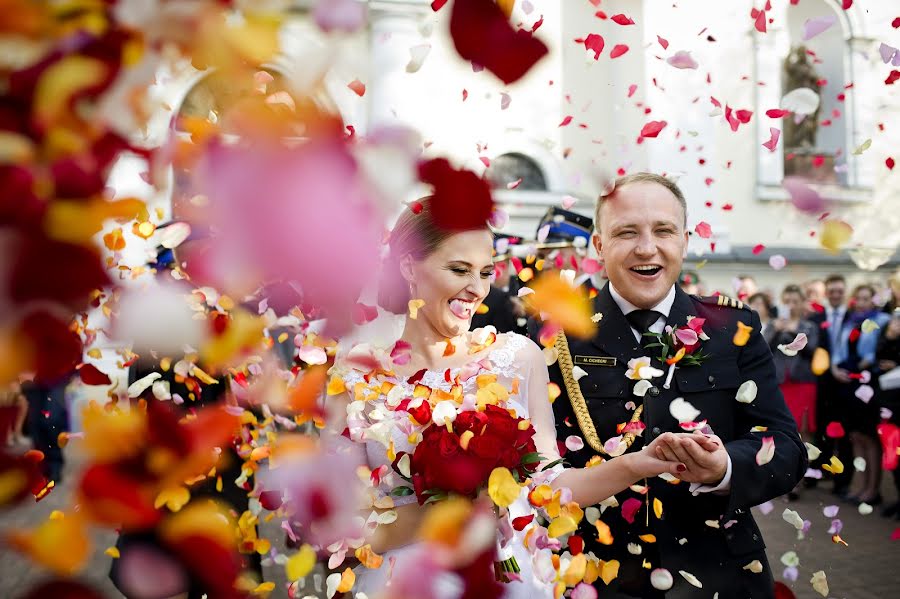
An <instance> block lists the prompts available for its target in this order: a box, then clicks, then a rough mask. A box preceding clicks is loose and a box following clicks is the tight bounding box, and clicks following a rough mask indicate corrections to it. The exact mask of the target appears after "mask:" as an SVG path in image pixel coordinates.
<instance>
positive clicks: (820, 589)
mask: <svg viewBox="0 0 900 599" xmlns="http://www.w3.org/2000/svg"><path fill="white" fill-rule="evenodd" d="M809 582H810V583H811V584H812V587H813V590H815V591H816V592H817V593H818V594H820V595H822V596H823V597H827V596H828V580H827V578H826V577H825V572H824V570H819V571H818V572H814V573H813V575H812V578H811V579H810V580H809Z"/></svg>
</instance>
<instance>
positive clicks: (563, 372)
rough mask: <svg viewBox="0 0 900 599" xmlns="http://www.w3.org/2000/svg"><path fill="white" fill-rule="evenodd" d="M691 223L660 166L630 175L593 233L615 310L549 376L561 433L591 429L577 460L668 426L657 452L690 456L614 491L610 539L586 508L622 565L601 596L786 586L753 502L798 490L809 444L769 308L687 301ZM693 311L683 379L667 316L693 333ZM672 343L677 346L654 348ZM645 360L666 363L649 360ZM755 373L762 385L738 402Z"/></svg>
mask: <svg viewBox="0 0 900 599" xmlns="http://www.w3.org/2000/svg"><path fill="white" fill-rule="evenodd" d="M686 220H687V219H686V209H685V201H684V197H683V195H682V194H681V191H680V190H679V189H678V187H677V186H675V185H674V184H673V183H672V182H670V181H668V180H666V179H664V178H662V177H659V176H657V175H652V174H649V173H639V174H636V175H630V176H628V177H623V178H621V179H620V180H619V181H617V185H616V188H615V191H614V192H613V193H612V194H611V195H609V196H606V197H603V198H601V199H600V201H599V202H598V207H597V212H596V216H595V222H596V223H597V232H596V233H595V234H594V237H593V243H594V245H595V247H596V249H597V251H598V254H599V255H600V257H601V258H602V260H603V261H604V264H605V267H606V272H607V274H608V276H609V283H608V284H607V285H606V286H604V287H603V289H601V290H600V292H599V293H598V295H597V297H596V298H595V300H594V308H595V311H596V312H598V313H600V314H602V319H601V320H600V323H599V325H598V328H597V332H596V334H595V336H594V337H593V338H591V339H587V340H579V339H576V338H573V337H569V338H566V336H564V335H558V336H557V337H556V345H555V346H556V349H557V350H558V354H559V360H558V362H557V363H556V364H554V365H553V366H552V367H551V368H550V379H551V381H553V382H555V383H556V384H558V385H559V387H560V389H561V390H562V391H563V394H562V395H561V396H560V397H559V398H557V400H556V401H555V403H554V405H553V407H554V412H555V417H556V426H557V434H558V438H559V439H561V440H563V439H566V438H568V437H569V436H570V435H573V434H578V433H579V429H580V433H581V435H582V436H583V437H584V440H585V446H584V448H583V449H580V450H578V451H574V452H571V451H570V452H568V453H567V454H566V455H565V456H564V457H565V459H566V460H567V461H568V462H569V463H570V464H572V465H573V466H576V467H578V466H584V465H585V464H586V463H587V462H588V461H589V460H591V459H592V458H594V457H595V456H598V455H599V456H600V457H602V458H604V459H615V457H614V456H615V455H618V454H619V453H620V451H621V449H622V448H623V447H624V446H628V449H627V451H638V450H640V449H641V447H642V446H643V445H646V444H649V443H650V441H652V440H654V439H656V438H657V437H660V436H664V441H665V442H664V443H663V444H662V445H663V447H662V449H661V452H660V455H659V457H664V458H665V459H669V460H673V461H679V462H682V463H683V464H685V466H686V467H687V469H686V471H685V472H684V473H683V474H682V475H680V476H679V478H680V481H679V480H677V479H676V480H672V481H669V482H667V481H666V480H663V479H662V478H655V479H652V480H648V481H646V485H640V486H636V487H637V488H636V487H632V489H631V490H628V491H625V492H623V493H620V494H619V495H617V496H616V500H617V505H616V502H611V501H610V500H607V501H606V502H603V503H602V504H601V507H603V506H605V507H604V511H603V512H602V513H601V514H600V518H599V519H600V520H602V522H603V523H604V524H606V525H607V526H609V528H610V531H611V533H612V541H611V543H610V544H604V543H601V542H598V541H599V539H598V537H597V534H596V532H597V528H596V527H595V522H594V521H596V516H595V515H594V516H593V518H594V521H591V516H590V515H591V514H593V512H592V511H588V512H587V513H588V514H589V516H588V517H586V518H585V519H584V521H583V524H582V530H581V532H580V533H579V534H581V535H582V537H583V539H584V540H585V551H592V552H593V553H594V554H595V555H596V556H597V557H598V558H600V559H602V560H604V561H606V562H610V561H611V560H616V561H618V562H619V569H618V575H617V576H616V578H615V579H614V580H612V581H611V582H610V584H609V585H606V584H604V583H603V582H602V581H600V580H598V581H597V582H596V583H595V584H596V586H597V587H598V590H599V593H600V597H602V598H613V597H614V598H624V597H645V598H663V597H665V598H666V599H676V598H682V597H711V596H713V594H714V593H716V592H717V593H718V596H719V597H728V598H729V599H746V598H753V599H759V598H769V597H774V589H773V585H774V583H773V577H772V572H771V569H770V567H769V565H768V562H767V560H766V555H765V544H764V542H763V539H762V535H761V534H760V532H759V528H757V526H756V523H755V522H754V520H753V517H752V516H751V514H750V508H751V507H753V506H755V505H758V504H760V503H763V502H765V501H767V500H769V499H772V498H774V497H777V496H779V495H782V494H785V493H787V492H788V491H790V490H791V489H792V488H793V487H794V485H795V484H796V483H797V481H799V480H800V478H801V477H802V476H803V473H804V472H805V470H806V463H807V459H806V449H805V447H804V445H803V442H802V441H801V440H800V436H799V434H798V432H797V428H796V424H795V422H794V419H793V418H792V416H791V414H790V412H789V411H788V409H787V406H786V405H785V403H784V399H783V397H782V395H781V393H780V391H779V390H778V387H777V385H776V383H775V369H774V365H773V362H772V355H771V352H770V351H769V348H768V346H767V344H766V343H765V341H764V340H763V338H762V336H761V335H760V332H759V329H760V322H759V317H758V316H757V315H756V313H755V312H753V311H752V310H750V309H749V308H747V307H745V306H744V304H742V303H741V302H738V301H737V300H732V299H730V298H726V297H724V296H719V297H713V298H699V297H696V296H689V295H687V294H686V293H684V291H682V290H681V289H680V288H678V287H677V286H676V281H677V280H678V276H679V273H680V272H681V267H682V261H683V259H684V257H685V255H686V253H687V233H686ZM692 318H702V319H705V322H704V323H703V324H702V327H697V329H698V331H699V330H700V329H702V333H703V334H700V335H698V337H699V338H698V339H696V342H692V343H690V344H688V345H689V347H687V348H686V350H690V351H692V352H693V353H691V354H688V356H687V357H683V358H682V360H681V361H680V362H678V363H677V364H676V365H675V368H674V370H673V371H672V372H671V375H669V370H670V365H668V364H666V363H664V362H663V361H661V360H660V357H661V354H663V353H665V355H666V356H667V357H671V356H674V355H675V353H676V351H677V347H676V346H675V343H674V341H673V338H672V336H671V335H668V334H666V333H665V331H664V327H666V326H671V327H674V328H683V327H686V325H687V323H688V322H689V320H691V319H692ZM694 324H695V326H696V324H697V323H696V322H695V323H694ZM645 332H650V333H658V334H659V333H662V334H663V335H662V336H661V337H659V338H656V337H652V336H648V335H644V334H643V333H645ZM684 337H685V338H686V339H687V340H688V341H692V340H691V339H689V337H690V335H689V334H685V335H684ZM659 340H664V341H665V342H666V345H667V346H668V348H662V347H660V346H659V345H657V346H653V347H647V346H648V345H652V344H653V343H654V342H656V343H658V342H659ZM684 343H686V344H687V341H685V342H684ZM642 345H643V346H642ZM690 356H693V357H690ZM641 357H646V358H648V359H649V360H650V362H649V366H652V367H653V368H654V369H656V370H655V371H654V370H650V369H646V370H644V369H637V368H635V366H636V363H635V362H634V361H633V360H635V359H636V358H641ZM629 362H631V363H630V364H629ZM697 362H699V363H697ZM576 367H577V368H578V369H580V371H575V368H576ZM660 371H661V372H662V374H658V373H659V372H660ZM626 373H628V374H626ZM638 379H641V380H638ZM748 381H753V383H755V385H756V388H757V390H758V392H757V393H756V396H755V397H754V398H752V401H748V400H750V399H751V398H750V395H752V394H747V393H745V394H742V399H743V400H744V401H739V400H737V399H736V396H737V395H738V390H739V389H742V390H743V391H745V392H746V391H747V389H748V387H749V383H748V384H747V385H744V386H743V387H742V384H744V383H746V382H748ZM687 421H695V422H696V423H699V424H694V425H693V426H692V424H688V423H687ZM702 421H706V423H707V425H708V427H710V428H711V432H712V433H715V434H711V433H710V434H708V435H704V434H703V433H701V432H693V433H685V432H684V429H685V428H701V429H704V431H705V432H709V429H706V428H705V427H703V426H702ZM628 423H630V424H628ZM623 426H624V428H623ZM629 432H630V433H638V436H631V435H629V434H628V433H629ZM623 433H624V434H623ZM764 439H765V440H766V441H765V443H764ZM610 440H612V442H611V443H610V442H608V441H610ZM770 440H771V441H774V451H773V452H772V453H771V454H770V453H768V452H767V451H766V449H765V448H767V447H769V443H770ZM616 447H618V448H619V451H617V450H616ZM582 507H587V506H582ZM606 540H607V541H608V539H606ZM659 569H664V570H665V571H666V572H661V571H657V570H659ZM654 571H657V572H656V575H655V576H653V577H652V578H651V572H654ZM667 575H668V576H669V577H671V581H667V580H666V578H667ZM697 585H702V590H700V589H699V588H697Z"/></svg>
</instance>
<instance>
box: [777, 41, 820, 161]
mask: <svg viewBox="0 0 900 599" xmlns="http://www.w3.org/2000/svg"><path fill="white" fill-rule="evenodd" d="M818 81H819V75H818V73H816V69H815V67H814V66H813V64H812V62H811V61H810V58H809V54H807V52H806V46H796V47H794V48H793V49H792V50H791V52H790V54H788V56H787V58H785V59H784V80H783V91H784V93H785V94H786V93H788V92H790V91H792V90H795V89H799V88H802V87H805V88H809V89H811V90H813V91H818V89H819V85H818ZM818 117H819V109H818V108H816V110H815V111H814V112H812V113H811V114H808V115H806V118H804V119H803V120H801V121H800V122H799V123H797V122H796V121H795V120H794V118H793V116H791V117H788V118H786V119H785V120H784V131H783V135H784V148H785V149H786V150H812V149H814V148H815V147H816V131H817V129H818V128H819V120H818Z"/></svg>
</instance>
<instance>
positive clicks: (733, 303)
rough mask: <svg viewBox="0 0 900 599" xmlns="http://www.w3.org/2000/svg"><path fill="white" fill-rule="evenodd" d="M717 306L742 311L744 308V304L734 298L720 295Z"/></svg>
mask: <svg viewBox="0 0 900 599" xmlns="http://www.w3.org/2000/svg"><path fill="white" fill-rule="evenodd" d="M716 305H718V306H726V307H728V308H737V309H738V310H741V309H743V307H744V302H742V301H740V300H736V299H734V298H733V297H728V296H727V295H720V296H718V297H717V299H716Z"/></svg>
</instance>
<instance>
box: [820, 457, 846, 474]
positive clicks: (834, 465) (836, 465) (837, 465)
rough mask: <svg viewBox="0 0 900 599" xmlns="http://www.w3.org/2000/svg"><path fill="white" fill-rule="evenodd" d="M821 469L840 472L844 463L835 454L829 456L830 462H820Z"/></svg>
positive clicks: (833, 472)
mask: <svg viewBox="0 0 900 599" xmlns="http://www.w3.org/2000/svg"><path fill="white" fill-rule="evenodd" d="M822 470H827V471H828V472H831V473H832V474H840V473H841V472H843V471H844V464H843V462H841V461H840V460H839V459H837V457H836V456H831V463H830V464H822Z"/></svg>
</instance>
